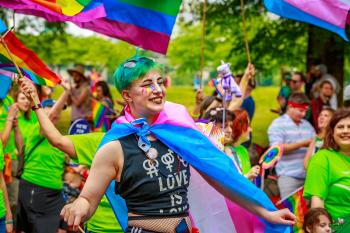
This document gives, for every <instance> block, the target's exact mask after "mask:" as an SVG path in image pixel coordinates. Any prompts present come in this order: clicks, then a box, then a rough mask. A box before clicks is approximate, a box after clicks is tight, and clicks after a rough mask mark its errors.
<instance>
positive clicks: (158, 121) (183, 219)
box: [61, 57, 295, 232]
mask: <svg viewBox="0 0 350 233" xmlns="http://www.w3.org/2000/svg"><path fill="white" fill-rule="evenodd" d="M160 71H161V68H160V65H159V64H158V63H156V62H155V61H153V60H152V59H149V58H146V57H134V58H131V59H128V60H126V61H125V62H123V63H122V64H121V65H120V66H119V67H118V69H117V71H116V73H115V81H116V87H117V89H118V90H119V92H121V94H122V96H123V98H124V100H125V101H126V102H127V107H126V108H125V110H124V111H125V116H122V117H120V118H119V119H118V120H117V121H118V122H119V124H114V126H113V127H112V129H111V130H110V131H109V132H108V133H107V134H106V135H105V137H104V138H103V140H102V143H101V146H100V149H99V150H98V151H97V153H96V155H95V157H94V161H93V163H92V166H91V170H90V175H89V177H88V180H87V182H86V184H85V187H84V189H83V191H82V193H81V195H80V196H79V197H78V199H77V200H76V201H75V202H73V203H72V204H69V205H67V206H65V208H64V209H63V210H62V212H61V215H62V217H64V220H65V221H67V222H68V225H73V226H74V228H75V229H77V228H78V226H79V224H80V222H81V221H85V220H87V219H89V218H90V217H91V216H92V214H93V213H94V212H95V210H96V207H97V205H98V203H99V202H100V200H101V198H102V196H103V194H104V193H105V191H106V190H107V187H108V186H109V185H110V183H111V181H112V180H114V179H115V180H116V181H117V182H116V183H115V187H116V192H117V193H118V194H120V195H121V196H122V197H123V198H124V199H125V201H126V206H127V209H128V213H119V214H120V215H121V216H120V217H121V218H124V217H126V218H128V220H127V221H128V223H127V225H128V226H127V229H126V232H132V231H135V230H138V232H187V231H190V230H191V227H192V224H191V221H190V219H189V216H188V209H189V203H188V197H187V192H188V186H189V182H190V167H189V164H190V165H192V166H193V167H194V168H195V169H197V170H198V171H199V172H200V173H201V174H202V175H203V177H205V178H206V180H207V181H208V182H209V183H210V184H212V185H213V186H214V187H215V188H216V189H217V190H219V191H220V192H221V193H223V194H225V196H227V197H228V198H230V199H231V200H232V201H235V202H237V203H239V204H240V205H241V206H243V207H244V208H246V209H248V210H250V211H251V212H253V213H254V214H256V215H258V216H259V217H261V218H262V219H263V223H264V224H265V228H266V229H268V230H266V232H289V227H287V226H283V225H284V224H286V225H290V224H294V217H295V216H294V215H293V214H292V213H290V211H288V210H286V209H284V210H276V209H275V207H274V206H273V204H272V203H271V202H270V201H269V199H268V197H267V196H266V195H265V194H263V193H262V191H260V190H259V189H258V188H256V187H255V186H254V185H253V184H252V183H251V182H250V181H248V180H247V179H246V178H244V177H243V176H241V175H240V174H239V173H238V172H237V170H235V168H234V167H233V164H232V162H231V160H230V159H229V158H228V157H227V156H226V155H225V154H224V153H222V152H221V151H220V150H218V149H217V148H216V147H215V146H214V145H212V144H210V143H211V142H210V141H209V139H207V138H206V137H205V136H204V135H203V134H201V133H200V132H199V131H198V130H197V128H196V126H195V124H194V122H193V120H192V119H191V117H190V116H189V115H188V113H187V112H186V111H185V109H184V107H183V106H180V105H177V104H173V103H169V102H165V88H164V79H163V78H162V76H161V75H160ZM135 119H137V120H135ZM148 125H152V126H151V127H149V126H148ZM190 138H191V139H192V140H190ZM184 141H186V142H188V143H187V145H186V144H185V143H184ZM191 145H192V147H191ZM195 145H196V146H197V148H196V151H193V146H195ZM208 154H210V155H211V156H210V158H211V159H209V158H208V157H207V155H208ZM131 155H132V156H131ZM213 155H215V156H213ZM228 173H229V175H228ZM224 180H225V184H224V183H223V182H224ZM174 182H176V184H175V183H174ZM109 190H110V189H109ZM243 190H244V191H243ZM107 194H108V192H107ZM119 200H120V199H119ZM119 203H121V204H122V203H123V201H122V200H121V201H117V203H113V204H115V205H118V204H119ZM124 204H125V203H124ZM125 215H126V216H125ZM271 223H272V224H271ZM271 230H272V231H271Z"/></svg>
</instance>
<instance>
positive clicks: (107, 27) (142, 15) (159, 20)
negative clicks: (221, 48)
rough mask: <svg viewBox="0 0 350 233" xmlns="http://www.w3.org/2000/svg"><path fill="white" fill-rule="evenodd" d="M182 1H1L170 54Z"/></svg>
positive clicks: (16, 9)
mask: <svg viewBox="0 0 350 233" xmlns="http://www.w3.org/2000/svg"><path fill="white" fill-rule="evenodd" d="M181 2H182V0H84V1H82V0H69V1H62V0H0V6H2V7H5V8H10V9H13V10H15V11H16V13H21V14H27V15H35V16H38V17H43V18H45V19H47V20H48V21H51V22H67V21H69V22H72V23H74V24H76V25H77V26H79V27H81V28H86V29H89V30H92V31H95V32H98V33H102V34H104V35H107V36H110V37H114V38H118V39H120V40H123V41H126V42H128V43H130V44H133V45H135V46H139V47H141V48H144V49H148V50H152V51H154V52H157V53H162V54H166V52H167V49H168V45H169V41H170V37H171V34H172V31H173V28H174V25H175V22H176V17H177V14H178V13H179V10H180V6H181Z"/></svg>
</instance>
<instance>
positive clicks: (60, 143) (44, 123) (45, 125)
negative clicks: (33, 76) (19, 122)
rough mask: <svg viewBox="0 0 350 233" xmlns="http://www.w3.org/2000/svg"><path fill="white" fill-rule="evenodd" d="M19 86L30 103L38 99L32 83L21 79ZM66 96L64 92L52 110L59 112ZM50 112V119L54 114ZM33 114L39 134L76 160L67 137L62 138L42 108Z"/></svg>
mask: <svg viewBox="0 0 350 233" xmlns="http://www.w3.org/2000/svg"><path fill="white" fill-rule="evenodd" d="M20 84H21V88H22V90H23V91H24V93H26V95H27V96H30V97H31V99H32V102H34V99H35V98H38V93H37V92H36V89H35V87H34V85H33V84H32V82H31V81H29V80H27V79H21V81H20ZM67 96H68V94H67V93H66V91H65V92H64V93H63V94H62V96H61V97H60V98H59V100H58V101H57V103H56V104H57V106H56V104H55V106H54V107H53V108H52V110H54V111H58V112H60V111H61V110H62V108H63V106H64V100H65V99H66V98H67ZM38 99H39V98H38ZM52 110H51V113H52V115H51V117H54V116H55V114H56V113H53V111H52ZM35 114H36V116H37V118H38V121H39V124H40V129H41V133H42V134H43V135H44V136H45V137H46V138H47V140H48V141H49V142H50V144H51V145H53V146H54V147H56V148H58V149H59V150H61V151H63V152H65V153H66V154H68V155H69V156H70V157H71V158H76V157H77V156H76V153H75V149H74V145H73V143H72V141H71V140H70V139H69V138H68V137H65V136H63V135H62V134H61V133H60V131H58V129H57V128H56V127H55V125H54V124H53V123H52V121H51V120H50V119H49V117H48V116H47V115H46V113H45V111H44V110H43V109H42V108H38V109H36V110H35Z"/></svg>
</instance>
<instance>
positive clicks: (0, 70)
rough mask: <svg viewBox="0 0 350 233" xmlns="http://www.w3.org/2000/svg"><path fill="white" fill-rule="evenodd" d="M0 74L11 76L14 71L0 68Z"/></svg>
mask: <svg viewBox="0 0 350 233" xmlns="http://www.w3.org/2000/svg"><path fill="white" fill-rule="evenodd" d="M0 74H2V75H5V76H7V77H10V78H13V75H14V73H13V72H11V71H8V70H2V69H0Z"/></svg>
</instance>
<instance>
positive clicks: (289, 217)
mask: <svg viewBox="0 0 350 233" xmlns="http://www.w3.org/2000/svg"><path fill="white" fill-rule="evenodd" d="M265 219H266V220H267V221H269V222H271V223H274V224H283V225H294V224H295V223H296V217H295V215H294V214H293V213H292V212H290V210H289V209H282V210H276V211H273V212H269V214H268V215H267V216H265Z"/></svg>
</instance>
